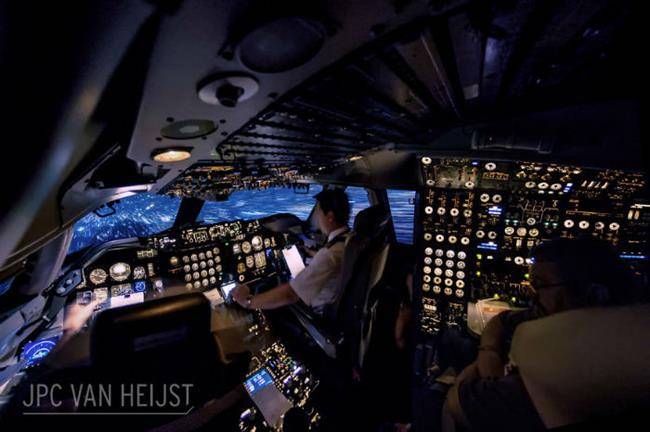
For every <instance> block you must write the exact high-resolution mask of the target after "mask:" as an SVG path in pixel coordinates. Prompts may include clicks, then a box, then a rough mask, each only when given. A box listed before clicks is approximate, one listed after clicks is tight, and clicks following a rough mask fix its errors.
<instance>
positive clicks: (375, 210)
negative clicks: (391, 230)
mask: <svg viewBox="0 0 650 432" xmlns="http://www.w3.org/2000/svg"><path fill="white" fill-rule="evenodd" d="M389 221H390V213H389V212H388V211H387V210H386V209H385V208H383V207H382V206H379V205H374V206H372V207H368V208H367V209H364V210H361V211H360V212H359V214H357V217H356V218H355V219H354V232H355V233H356V234H357V235H360V236H363V237H372V236H374V235H377V234H378V233H380V232H381V231H382V230H383V229H384V228H386V227H387V226H388V222H389Z"/></svg>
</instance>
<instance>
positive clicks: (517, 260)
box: [515, 256, 525, 265]
mask: <svg viewBox="0 0 650 432" xmlns="http://www.w3.org/2000/svg"><path fill="white" fill-rule="evenodd" d="M524 262H525V260H524V258H523V257H520V256H516V257H515V264H517V265H523V264H524Z"/></svg>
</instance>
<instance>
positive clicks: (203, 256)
mask: <svg viewBox="0 0 650 432" xmlns="http://www.w3.org/2000/svg"><path fill="white" fill-rule="evenodd" d="M199 259H200V260H204V259H205V254H204V253H203V252H201V253H200V254H199Z"/></svg>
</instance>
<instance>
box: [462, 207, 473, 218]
mask: <svg viewBox="0 0 650 432" xmlns="http://www.w3.org/2000/svg"><path fill="white" fill-rule="evenodd" d="M463 216H465V217H466V218H470V217H472V211H471V210H470V209H465V210H463Z"/></svg>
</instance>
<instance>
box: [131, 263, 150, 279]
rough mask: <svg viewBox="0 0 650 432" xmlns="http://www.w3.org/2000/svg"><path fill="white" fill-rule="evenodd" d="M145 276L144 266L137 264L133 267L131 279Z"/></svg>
mask: <svg viewBox="0 0 650 432" xmlns="http://www.w3.org/2000/svg"><path fill="white" fill-rule="evenodd" d="M146 276H147V273H146V272H145V270H144V267H142V266H137V267H135V268H134V269H133V279H144V278H145V277H146Z"/></svg>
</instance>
